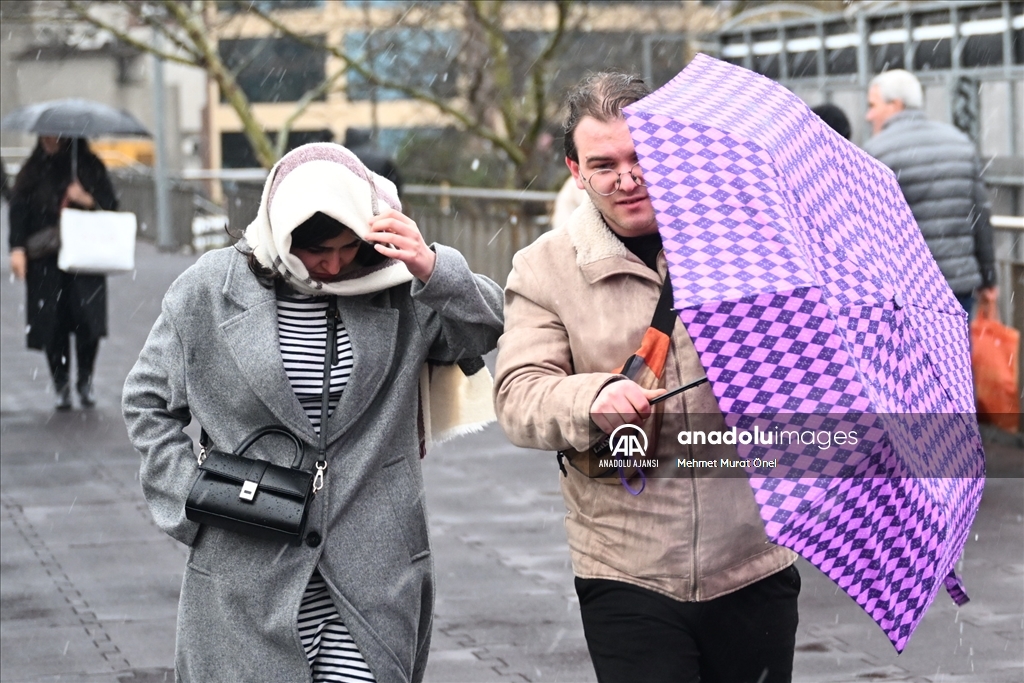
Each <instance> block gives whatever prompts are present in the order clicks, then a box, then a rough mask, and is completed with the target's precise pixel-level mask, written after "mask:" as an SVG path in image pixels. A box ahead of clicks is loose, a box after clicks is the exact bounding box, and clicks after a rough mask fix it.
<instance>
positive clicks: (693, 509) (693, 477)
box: [672, 332, 700, 601]
mask: <svg viewBox="0 0 1024 683" xmlns="http://www.w3.org/2000/svg"><path fill="white" fill-rule="evenodd" d="M672 336H673V337H675V333H674V332H673V335H672ZM672 348H673V351H675V349H676V348H677V347H676V345H675V343H674V340H673V344H672ZM673 361H674V362H675V365H676V376H677V377H680V378H682V376H683V369H682V368H681V367H679V355H678V354H676V353H673ZM683 418H684V422H683V424H684V426H685V427H686V428H687V429H689V428H690V406H689V405H688V403H687V401H686V398H685V396H684V397H683ZM686 453H687V456H688V457H689V458H690V459H691V460H694V459H696V457H697V456H696V455H695V454H694V451H693V444H688V445H687V446H686ZM690 470H691V471H690V496H691V498H692V499H693V505H691V506H690V522H691V524H692V525H693V547H692V551H691V552H690V599H691V600H694V601H695V600H697V596H698V594H699V591H698V590H697V538H698V529H697V524H698V520H699V519H700V515H698V514H697V471H696V468H692V467H691V468H690Z"/></svg>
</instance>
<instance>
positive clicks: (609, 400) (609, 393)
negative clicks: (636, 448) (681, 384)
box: [590, 379, 665, 434]
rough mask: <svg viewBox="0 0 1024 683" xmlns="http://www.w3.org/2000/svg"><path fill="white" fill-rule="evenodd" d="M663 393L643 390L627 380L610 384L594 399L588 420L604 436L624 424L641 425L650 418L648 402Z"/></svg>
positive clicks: (656, 390) (662, 390)
mask: <svg viewBox="0 0 1024 683" xmlns="http://www.w3.org/2000/svg"><path fill="white" fill-rule="evenodd" d="M664 393H665V390H664V389H644V388H643V387H642V386H640V385H639V384H637V383H636V382H634V381H632V380H628V379H623V380H619V381H617V382H612V383H611V384H608V385H606V386H605V388H604V389H602V390H601V392H600V393H599V394H598V395H597V398H596V399H594V404H593V405H592V406H590V419H591V420H593V421H594V424H596V425H597V427H598V429H600V430H601V431H602V432H604V433H605V434H611V433H612V432H613V431H615V428H616V427H619V426H621V425H624V424H635V425H642V424H643V423H644V420H646V419H647V418H648V417H650V416H651V404H650V400H651V399H652V398H657V397H658V396H661V395H662V394H664Z"/></svg>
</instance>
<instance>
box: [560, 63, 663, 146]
mask: <svg viewBox="0 0 1024 683" xmlns="http://www.w3.org/2000/svg"><path fill="white" fill-rule="evenodd" d="M650 94H651V89H650V88H648V87H647V84H646V83H644V82H643V79H641V78H640V77H639V76H637V75H635V74H624V73H616V72H609V71H603V72H601V73H596V74H591V75H589V76H587V77H586V78H584V79H583V80H582V81H580V82H579V84H577V85H576V87H574V88H573V89H572V90H570V91H569V95H568V97H567V98H566V101H565V104H566V107H568V109H569V111H568V113H567V114H566V116H565V123H564V124H562V132H563V134H564V135H565V137H564V139H563V140H564V144H565V156H567V157H569V158H570V159H572V160H573V161H575V162H577V163H579V160H580V159H579V153H578V152H577V151H576V141H575V140H574V139H573V135H575V133H576V127H577V126H578V125H579V124H580V119H582V118H583V117H584V116H591V117H593V118H595V119H597V120H598V121H602V122H608V121H614V120H615V119H620V118H622V108H623V107H627V106H629V105H631V104H633V103H634V102H636V101H637V100H641V99H643V98H645V97H647V96H648V95H650Z"/></svg>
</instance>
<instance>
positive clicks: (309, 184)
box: [245, 142, 495, 447]
mask: <svg viewBox="0 0 1024 683" xmlns="http://www.w3.org/2000/svg"><path fill="white" fill-rule="evenodd" d="M381 204H384V205H386V206H389V207H391V208H393V209H395V210H398V211H401V209H402V205H401V203H400V202H399V201H398V192H397V190H396V189H395V186H394V184H393V183H392V182H391V181H390V180H388V179H387V178H384V177H382V176H379V175H377V174H376V173H374V172H373V171H371V170H370V169H368V168H366V166H364V165H363V163H362V162H361V161H359V158H358V157H356V155H355V154H353V153H352V152H350V151H349V150H347V149H346V148H344V147H342V146H341V145H336V144H333V143H329V142H314V143H311V144H308V145H302V146H301V147H296V148H295V149H293V150H292V151H291V152H288V154H285V155H284V156H283V157H281V160H280V161H278V162H277V163H276V164H274V168H272V169H271V170H270V174H269V175H268V176H267V182H266V184H264V186H263V197H262V198H261V199H260V209H259V212H258V213H257V214H256V218H255V219H254V220H253V222H252V223H250V224H249V227H248V228H246V230H245V241H246V242H247V243H248V244H249V247H250V248H251V249H252V250H253V254H254V255H255V256H256V260H257V261H259V262H260V265H262V266H264V267H265V268H269V269H271V270H273V271H276V272H278V273H280V274H281V276H282V277H284V279H285V281H286V282H287V283H288V284H289V285H290V286H291V287H292V288H294V289H296V290H297V291H300V292H303V293H305V294H313V295H323V294H334V295H336V296H353V295H357V294H367V293H369V292H379V291H381V290H384V289H388V288H390V287H394V286H395V285H400V284H402V283H404V282H411V281H412V279H413V276H412V273H410V272H409V269H408V268H406V266H405V264H404V263H402V262H401V261H396V260H395V259H385V260H384V261H383V262H382V263H379V264H377V265H374V266H369V267H365V268H359V269H357V270H354V271H352V272H350V273H348V274H346V275H345V276H344V277H343V278H341V279H340V280H337V281H334V282H321V281H319V280H314V279H313V278H311V277H310V276H309V271H307V270H306V267H305V266H304V265H303V264H302V261H301V260H300V259H299V258H298V257H297V256H295V255H293V254H292V253H291V249H292V231H294V230H295V228H297V227H299V226H300V225H302V224H303V223H304V222H305V221H306V220H308V219H309V218H310V217H311V216H312V215H313V214H315V213H316V212H317V211H319V212H321V213H324V214H326V215H328V216H330V217H331V218H333V219H335V220H337V221H339V222H340V223H341V224H342V225H344V226H345V227H347V228H350V229H351V230H352V231H353V232H354V233H355V234H356V235H357V236H358V237H359V238H360V239H362V238H364V237H365V236H366V234H367V233H368V232H369V231H370V219H371V218H372V217H373V216H376V215H377V214H378V213H380V211H379V209H380V205H381ZM357 362H358V359H357ZM492 391H493V381H492V380H491V374H490V372H488V371H487V368H483V369H481V370H479V371H478V372H476V373H474V374H472V375H470V376H469V377H467V376H466V375H465V374H464V373H463V372H462V370H461V369H460V368H459V366H458V365H443V366H430V365H429V364H428V365H424V366H423V370H422V373H421V375H420V410H421V411H422V416H421V417H422V425H421V427H422V429H423V433H422V434H421V436H422V438H423V442H424V447H427V446H429V445H430V444H432V443H440V442H442V441H446V440H448V439H450V438H453V437H455V436H459V435H462V434H467V433H470V432H475V431H479V430H481V429H483V428H484V427H485V426H486V425H487V424H489V423H490V422H493V421H494V420H495V417H494V405H493V401H492V399H491V394H492Z"/></svg>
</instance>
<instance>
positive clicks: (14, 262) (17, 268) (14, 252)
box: [11, 247, 28, 280]
mask: <svg viewBox="0 0 1024 683" xmlns="http://www.w3.org/2000/svg"><path fill="white" fill-rule="evenodd" d="M27 269H28V258H27V257H26V256H25V250H24V249H22V248H20V247H18V248H16V249H11V272H12V273H14V277H16V278H18V279H19V280H24V279H25V271H26V270H27Z"/></svg>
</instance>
